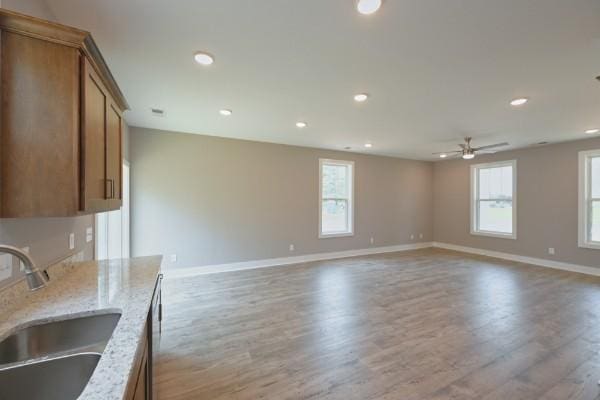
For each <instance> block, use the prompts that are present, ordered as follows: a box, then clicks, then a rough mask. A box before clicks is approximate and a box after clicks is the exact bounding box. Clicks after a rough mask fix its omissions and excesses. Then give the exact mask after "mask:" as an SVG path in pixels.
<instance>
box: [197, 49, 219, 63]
mask: <svg viewBox="0 0 600 400" xmlns="http://www.w3.org/2000/svg"><path fill="white" fill-rule="evenodd" d="M194 60H195V61H196V62H197V63H198V64H200V65H211V64H212V63H214V62H215V58H214V57H213V56H211V55H210V54H208V53H204V52H202V51H199V52H197V53H196V54H194Z"/></svg>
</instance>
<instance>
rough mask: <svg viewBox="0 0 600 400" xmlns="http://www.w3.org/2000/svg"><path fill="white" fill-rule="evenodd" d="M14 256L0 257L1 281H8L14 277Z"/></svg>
mask: <svg viewBox="0 0 600 400" xmlns="http://www.w3.org/2000/svg"><path fill="white" fill-rule="evenodd" d="M12 260H13V256H12V255H10V254H2V255H0V281H3V280H5V279H8V278H10V277H11V276H12V270H13V263H12Z"/></svg>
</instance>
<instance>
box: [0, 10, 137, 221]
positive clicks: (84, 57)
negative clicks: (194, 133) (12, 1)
mask: <svg viewBox="0 0 600 400" xmlns="http://www.w3.org/2000/svg"><path fill="white" fill-rule="evenodd" d="M0 74H1V80H0V82H1V84H0V96H1V98H2V102H1V103H0V104H1V106H0V217H1V218H19V217H59V216H73V215H78V214H85V213H92V212H101V211H109V210H114V209H118V208H119V207H120V206H121V203H122V188H121V185H122V183H121V181H122V179H121V174H122V149H121V147H122V144H121V141H122V131H123V111H124V110H126V109H127V108H128V106H127V102H126V101H125V99H124V97H123V95H122V93H121V91H120V90H119V87H118V86H117V84H116V82H115V80H114V78H113V76H112V74H111V73H110V71H109V69H108V67H107V66H106V63H105V62H104V59H103V58H102V55H101V54H100V52H99V50H98V48H97V47H96V45H95V43H94V41H93V39H92V37H91V35H90V34H89V33H88V32H85V31H81V30H78V29H74V28H70V27H67V26H63V25H59V24H55V23H51V22H48V21H44V20H40V19H37V18H33V17H28V16H25V15H21V14H17V13H14V12H10V11H6V10H0Z"/></svg>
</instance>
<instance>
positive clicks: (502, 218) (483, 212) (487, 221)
mask: <svg viewBox="0 0 600 400" xmlns="http://www.w3.org/2000/svg"><path fill="white" fill-rule="evenodd" d="M512 219H513V208H512V201H481V202H479V230H480V231H486V232H499V233H509V234H510V233H512V230H513V227H512Z"/></svg>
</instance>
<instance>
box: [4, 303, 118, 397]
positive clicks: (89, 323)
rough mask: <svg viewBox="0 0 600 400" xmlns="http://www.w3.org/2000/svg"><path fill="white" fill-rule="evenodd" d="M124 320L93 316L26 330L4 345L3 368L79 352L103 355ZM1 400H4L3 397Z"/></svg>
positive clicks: (22, 330) (116, 315)
mask: <svg viewBox="0 0 600 400" xmlns="http://www.w3.org/2000/svg"><path fill="white" fill-rule="evenodd" d="M120 317H121V314H117V313H111V314H100V315H91V316H87V317H80V318H74V319H68V320H64V321H57V322H50V323H47V324H40V325H34V326H30V327H27V328H23V329H21V330H19V331H17V332H15V333H14V334H12V335H11V336H9V337H7V338H6V339H4V340H3V341H2V342H1V343H0V368H1V366H2V365H5V364H12V363H16V362H19V361H26V360H33V359H37V358H40V357H45V356H48V355H50V354H56V353H59V354H60V353H64V352H74V351H76V350H79V351H80V352H82V351H92V352H97V353H102V351H103V350H104V347H106V343H107V342H108V340H109V339H110V337H111V335H112V332H113V331H114V329H115V327H116V326H117V322H119V318H120ZM63 362H64V361H63ZM25 398H27V397H23V399H25ZM0 400H4V398H3V397H2V396H1V395H0Z"/></svg>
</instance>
